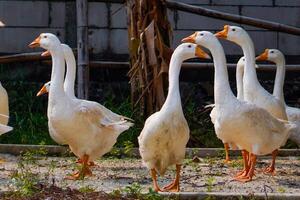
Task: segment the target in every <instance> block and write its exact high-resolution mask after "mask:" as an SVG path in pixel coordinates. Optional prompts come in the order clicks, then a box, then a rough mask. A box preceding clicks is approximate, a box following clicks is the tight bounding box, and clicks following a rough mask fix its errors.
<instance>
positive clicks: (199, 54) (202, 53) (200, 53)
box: [195, 46, 210, 59]
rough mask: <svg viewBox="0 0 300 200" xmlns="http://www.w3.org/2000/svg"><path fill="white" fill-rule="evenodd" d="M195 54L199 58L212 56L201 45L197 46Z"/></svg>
mask: <svg viewBox="0 0 300 200" xmlns="http://www.w3.org/2000/svg"><path fill="white" fill-rule="evenodd" d="M195 56H197V57H199V58H205V59H210V56H209V55H208V54H207V53H206V52H205V51H203V50H202V49H201V48H200V47H199V46H197V47H196V50H195Z"/></svg>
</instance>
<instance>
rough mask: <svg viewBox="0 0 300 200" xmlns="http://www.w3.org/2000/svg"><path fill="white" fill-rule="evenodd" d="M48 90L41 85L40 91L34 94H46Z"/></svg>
mask: <svg viewBox="0 0 300 200" xmlns="http://www.w3.org/2000/svg"><path fill="white" fill-rule="evenodd" d="M47 92H48V90H47V88H46V86H45V85H43V87H42V88H41V89H40V91H39V92H38V93H37V94H36V96H37V97H38V96H41V95H43V94H46V93H47Z"/></svg>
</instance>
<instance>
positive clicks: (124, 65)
mask: <svg viewBox="0 0 300 200" xmlns="http://www.w3.org/2000/svg"><path fill="white" fill-rule="evenodd" d="M41 53H42V52H33V53H20V54H14V55H7V56H0V64H7V63H14V62H29V61H31V62H36V61H41V62H42V63H44V64H47V65H51V59H50V56H48V57H43V56H41ZM89 65H90V67H92V68H105V69H129V62H113V61H90V63H89ZM212 67H214V65H213V63H211V62H210V63H209V62H207V63H202V62H201V63H199V62H185V63H183V65H182V68H184V69H206V68H212ZM227 67H228V68H229V69H233V68H235V67H236V64H234V63H228V64H227ZM259 70H263V71H273V70H275V67H274V65H272V64H259ZM286 70H287V71H300V64H293V65H286Z"/></svg>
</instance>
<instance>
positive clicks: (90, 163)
mask: <svg viewBox="0 0 300 200" xmlns="http://www.w3.org/2000/svg"><path fill="white" fill-rule="evenodd" d="M76 163H78V164H82V163H83V162H82V160H81V159H80V158H78V160H77V161H76ZM88 166H90V167H94V166H96V164H95V162H93V161H90V162H88Z"/></svg>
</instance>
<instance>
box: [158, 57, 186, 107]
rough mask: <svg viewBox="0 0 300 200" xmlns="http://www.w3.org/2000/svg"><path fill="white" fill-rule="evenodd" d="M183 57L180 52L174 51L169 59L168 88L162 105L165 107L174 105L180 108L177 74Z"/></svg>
mask: <svg viewBox="0 0 300 200" xmlns="http://www.w3.org/2000/svg"><path fill="white" fill-rule="evenodd" d="M182 62H183V59H182V58H181V57H180V54H178V53H176V52H174V53H173V55H172V57H171V61H170V65H169V66H170V68H169V89H168V95H167V98H166V101H165V103H164V105H163V107H162V109H165V108H167V107H175V108H179V109H182V108H181V97H180V91H179V74H180V69H181V65H182Z"/></svg>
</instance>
